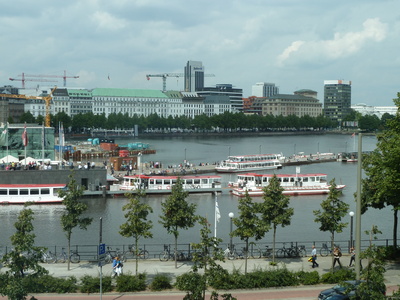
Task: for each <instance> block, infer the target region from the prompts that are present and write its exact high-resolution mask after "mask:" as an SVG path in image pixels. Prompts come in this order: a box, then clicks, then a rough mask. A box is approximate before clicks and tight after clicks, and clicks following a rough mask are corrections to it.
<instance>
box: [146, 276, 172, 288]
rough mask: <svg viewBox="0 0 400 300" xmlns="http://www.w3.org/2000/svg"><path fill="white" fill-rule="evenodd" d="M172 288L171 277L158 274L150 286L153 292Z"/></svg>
mask: <svg viewBox="0 0 400 300" xmlns="http://www.w3.org/2000/svg"><path fill="white" fill-rule="evenodd" d="M170 288H172V285H171V277H169V276H167V275H163V274H157V275H156V276H154V279H153V281H152V282H151V284H150V289H151V290H152V291H162V290H166V289H170Z"/></svg>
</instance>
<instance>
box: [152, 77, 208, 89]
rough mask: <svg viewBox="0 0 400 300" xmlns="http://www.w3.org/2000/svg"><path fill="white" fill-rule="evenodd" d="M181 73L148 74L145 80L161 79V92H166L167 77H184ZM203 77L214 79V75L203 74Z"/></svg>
mask: <svg viewBox="0 0 400 300" xmlns="http://www.w3.org/2000/svg"><path fill="white" fill-rule="evenodd" d="M184 76H185V74H183V73H164V74H148V75H146V78H147V80H150V77H162V79H163V92H165V91H166V90H167V77H176V78H179V77H184ZM204 77H215V75H214V74H204Z"/></svg>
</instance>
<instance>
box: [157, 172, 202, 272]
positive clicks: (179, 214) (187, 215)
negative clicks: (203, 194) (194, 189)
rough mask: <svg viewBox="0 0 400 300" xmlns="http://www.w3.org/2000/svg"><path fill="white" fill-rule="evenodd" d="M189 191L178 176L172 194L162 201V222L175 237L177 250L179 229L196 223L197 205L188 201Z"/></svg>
mask: <svg viewBox="0 0 400 300" xmlns="http://www.w3.org/2000/svg"><path fill="white" fill-rule="evenodd" d="M188 195H189V193H188V192H187V191H184V190H183V182H182V180H181V179H179V178H178V180H177V182H176V184H174V185H173V186H172V190H171V194H170V195H169V196H168V198H167V200H166V201H165V202H163V203H161V208H162V215H160V221H159V222H160V223H161V224H162V225H163V227H164V228H166V229H167V232H168V233H169V234H173V235H174V237H175V250H176V249H177V245H178V236H179V229H188V228H190V227H193V226H194V225H195V223H196V216H195V212H196V205H195V204H189V203H188V202H187V201H186V198H187V197H188ZM175 268H177V257H176V251H175Z"/></svg>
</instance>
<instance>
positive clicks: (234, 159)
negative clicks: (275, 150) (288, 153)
mask: <svg viewBox="0 0 400 300" xmlns="http://www.w3.org/2000/svg"><path fill="white" fill-rule="evenodd" d="M284 160H285V157H284V156H283V155H282V154H252V155H241V156H228V159H226V160H224V161H222V162H220V163H219V165H218V166H216V167H215V170H216V171H217V172H220V173H235V172H248V171H257V170H268V169H280V168H282V162H284Z"/></svg>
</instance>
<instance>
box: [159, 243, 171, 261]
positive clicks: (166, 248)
mask: <svg viewBox="0 0 400 300" xmlns="http://www.w3.org/2000/svg"><path fill="white" fill-rule="evenodd" d="M159 258H160V260H161V261H167V260H170V259H171V260H174V259H175V256H174V254H173V253H171V249H170V246H168V245H164V251H163V252H161V253H160V254H159Z"/></svg>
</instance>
